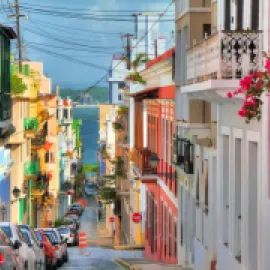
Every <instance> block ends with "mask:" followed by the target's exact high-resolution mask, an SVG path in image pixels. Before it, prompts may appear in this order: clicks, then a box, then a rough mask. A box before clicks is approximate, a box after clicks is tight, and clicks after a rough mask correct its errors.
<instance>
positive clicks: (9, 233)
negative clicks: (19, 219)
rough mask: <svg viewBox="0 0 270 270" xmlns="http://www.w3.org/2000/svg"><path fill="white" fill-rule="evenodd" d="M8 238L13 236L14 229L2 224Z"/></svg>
mask: <svg viewBox="0 0 270 270" xmlns="http://www.w3.org/2000/svg"><path fill="white" fill-rule="evenodd" d="M0 228H1V229H2V230H3V231H4V233H5V234H6V236H7V237H8V238H12V231H11V229H10V227H9V226H0Z"/></svg>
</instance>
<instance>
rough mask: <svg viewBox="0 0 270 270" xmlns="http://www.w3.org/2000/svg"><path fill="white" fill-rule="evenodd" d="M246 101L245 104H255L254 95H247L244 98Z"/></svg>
mask: <svg viewBox="0 0 270 270" xmlns="http://www.w3.org/2000/svg"><path fill="white" fill-rule="evenodd" d="M246 102H247V104H251V105H253V104H255V99H254V97H250V96H249V97H247V98H246Z"/></svg>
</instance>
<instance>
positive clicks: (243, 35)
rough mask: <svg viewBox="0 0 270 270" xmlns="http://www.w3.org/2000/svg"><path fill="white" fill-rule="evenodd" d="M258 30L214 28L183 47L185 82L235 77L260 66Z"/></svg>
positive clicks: (261, 62)
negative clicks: (220, 30) (184, 51)
mask: <svg viewBox="0 0 270 270" xmlns="http://www.w3.org/2000/svg"><path fill="white" fill-rule="evenodd" d="M262 42H263V39H262V33H260V32H250V31H245V32H236V31H230V32H217V33H216V34H214V35H212V36H211V37H209V38H206V39H205V40H203V41H202V42H200V43H198V44H196V42H194V44H193V46H192V47H191V48H189V49H188V51H187V83H188V84H192V83H196V82H201V81H206V80H209V79H239V78H241V77H243V76H245V75H247V74H249V73H250V72H252V71H256V70H258V69H260V68H262V64H263V57H262V51H263V47H262V46H263V44H262Z"/></svg>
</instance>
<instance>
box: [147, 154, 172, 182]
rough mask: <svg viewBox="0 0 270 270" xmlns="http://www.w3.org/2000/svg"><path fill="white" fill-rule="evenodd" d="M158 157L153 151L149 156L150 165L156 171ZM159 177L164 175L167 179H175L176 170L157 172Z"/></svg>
mask: <svg viewBox="0 0 270 270" xmlns="http://www.w3.org/2000/svg"><path fill="white" fill-rule="evenodd" d="M159 161H160V159H159V158H158V156H157V154H156V153H153V154H152V156H151V158H150V167H151V168H152V169H153V171H157V166H158V163H159ZM157 174H158V175H159V176H160V177H166V178H169V179H173V180H175V179H176V178H177V173H176V171H175V172H173V171H172V170H171V171H169V172H158V173H157Z"/></svg>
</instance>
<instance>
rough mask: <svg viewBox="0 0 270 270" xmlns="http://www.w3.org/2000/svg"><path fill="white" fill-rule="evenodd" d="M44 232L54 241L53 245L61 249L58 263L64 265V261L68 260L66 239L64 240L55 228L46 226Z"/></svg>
mask: <svg viewBox="0 0 270 270" xmlns="http://www.w3.org/2000/svg"><path fill="white" fill-rule="evenodd" d="M42 230H43V232H44V233H45V234H46V235H48V236H49V238H50V240H52V242H53V246H54V247H55V249H56V250H60V252H59V257H58V258H59V260H58V264H59V265H62V264H63V263H64V262H67V261H68V252H67V243H66V241H62V238H61V235H60V234H59V233H58V231H57V229H55V228H44V229H42Z"/></svg>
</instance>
